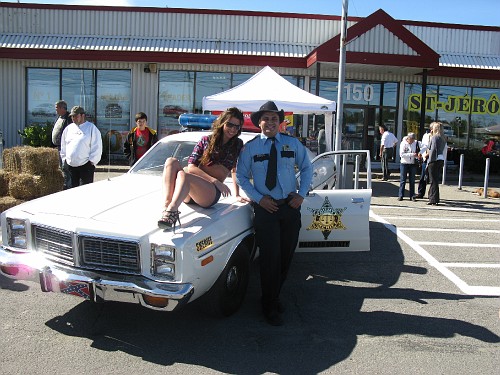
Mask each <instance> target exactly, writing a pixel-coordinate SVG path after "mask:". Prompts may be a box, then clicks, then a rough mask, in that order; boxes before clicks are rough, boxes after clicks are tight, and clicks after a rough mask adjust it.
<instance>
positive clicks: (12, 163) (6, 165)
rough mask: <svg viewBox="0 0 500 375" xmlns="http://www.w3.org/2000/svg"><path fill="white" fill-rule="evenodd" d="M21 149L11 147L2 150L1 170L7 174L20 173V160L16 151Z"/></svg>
mask: <svg viewBox="0 0 500 375" xmlns="http://www.w3.org/2000/svg"><path fill="white" fill-rule="evenodd" d="M20 148H22V147H20V146H18V147H12V148H6V149H4V150H3V153H2V158H3V169H4V170H5V171H7V172H14V173H21V158H20V155H19V153H18V149H20Z"/></svg>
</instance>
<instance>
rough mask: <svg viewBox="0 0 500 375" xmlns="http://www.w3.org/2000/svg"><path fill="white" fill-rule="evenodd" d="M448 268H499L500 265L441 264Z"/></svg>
mask: <svg viewBox="0 0 500 375" xmlns="http://www.w3.org/2000/svg"><path fill="white" fill-rule="evenodd" d="M441 264H442V265H443V266H445V267H449V268H453V267H454V268H500V264H491V263H441Z"/></svg>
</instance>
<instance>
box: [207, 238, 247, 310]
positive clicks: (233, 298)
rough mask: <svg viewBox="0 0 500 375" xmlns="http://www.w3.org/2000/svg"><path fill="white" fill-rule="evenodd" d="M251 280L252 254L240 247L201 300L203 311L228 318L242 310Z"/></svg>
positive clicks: (244, 247)
mask: <svg viewBox="0 0 500 375" xmlns="http://www.w3.org/2000/svg"><path fill="white" fill-rule="evenodd" d="M249 278H250V254H249V251H248V249H247V248H246V246H244V245H240V246H239V247H238V248H237V249H236V250H235V251H234V253H233V255H232V256H231V258H230V259H229V261H228V262H227V264H226V267H224V270H223V271H222V273H221V274H220V275H219V277H218V279H217V281H216V282H215V284H214V285H213V286H212V288H210V290H209V291H208V292H207V293H206V294H205V295H204V296H202V297H201V298H200V302H201V307H202V309H203V310H204V311H205V312H207V313H209V314H210V315H212V316H216V317H227V316H230V315H232V314H234V313H235V312H236V311H238V309H239V308H240V306H241V304H242V303H243V300H244V298H245V295H246V292H247V287H248V281H249Z"/></svg>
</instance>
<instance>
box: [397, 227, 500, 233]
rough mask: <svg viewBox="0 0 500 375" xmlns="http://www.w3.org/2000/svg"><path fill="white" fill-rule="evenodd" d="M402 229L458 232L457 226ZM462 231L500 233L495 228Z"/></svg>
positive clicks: (465, 231) (461, 231) (464, 231)
mask: <svg viewBox="0 0 500 375" xmlns="http://www.w3.org/2000/svg"><path fill="white" fill-rule="evenodd" d="M399 229H400V230H405V231H412V230H417V231H432V232H457V229H455V228H404V227H399ZM460 233H498V234H500V230H495V229H460Z"/></svg>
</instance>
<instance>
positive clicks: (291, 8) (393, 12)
mask: <svg viewBox="0 0 500 375" xmlns="http://www.w3.org/2000/svg"><path fill="white" fill-rule="evenodd" d="M0 2H2V1H0ZM3 2H12V3H15V2H20V3H38V4H68V5H109V6H140V7H157V8H164V7H169V8H195V9H229V10H253V11H264V12H286V13H308V14H326V15H335V16H340V15H342V0H284V1H282V0H252V1H243V0H240V1H237V0H232V1H227V0H59V1H58V0H54V1H43V0H34V1H30V0H23V1H16V0H9V1H3ZM346 2H347V3H348V16H353V17H366V16H369V15H370V14H372V13H373V12H375V11H376V10H378V9H380V8H381V9H383V10H384V11H385V12H386V13H388V14H389V15H390V16H391V17H393V18H395V19H399V20H412V21H428V22H442V23H454V24H464V25H483V26H500V0H413V1H412V0H346Z"/></svg>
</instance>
